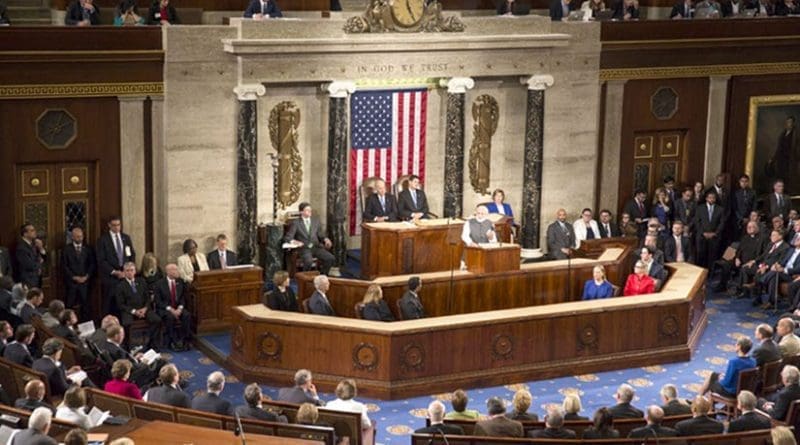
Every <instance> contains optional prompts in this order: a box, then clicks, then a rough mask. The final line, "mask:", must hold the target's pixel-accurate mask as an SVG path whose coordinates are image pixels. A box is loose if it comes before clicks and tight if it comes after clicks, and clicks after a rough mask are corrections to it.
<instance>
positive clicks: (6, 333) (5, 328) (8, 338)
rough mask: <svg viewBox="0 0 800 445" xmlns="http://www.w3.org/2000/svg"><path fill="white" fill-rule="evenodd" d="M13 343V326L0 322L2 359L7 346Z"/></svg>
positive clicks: (0, 353)
mask: <svg viewBox="0 0 800 445" xmlns="http://www.w3.org/2000/svg"><path fill="white" fill-rule="evenodd" d="M12 341H14V328H13V327H12V326H11V323H9V322H7V321H5V320H0V357H2V356H3V351H5V349H6V345H8V344H9V343H11V342H12Z"/></svg>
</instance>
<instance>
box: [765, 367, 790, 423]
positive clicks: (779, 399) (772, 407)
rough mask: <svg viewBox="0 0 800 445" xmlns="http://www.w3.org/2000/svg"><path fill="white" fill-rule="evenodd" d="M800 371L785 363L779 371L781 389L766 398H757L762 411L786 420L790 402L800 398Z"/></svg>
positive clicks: (777, 418) (775, 417) (774, 417)
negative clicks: (799, 382)
mask: <svg viewBox="0 0 800 445" xmlns="http://www.w3.org/2000/svg"><path fill="white" fill-rule="evenodd" d="M798 381H800V371H798V370H797V367H796V366H792V365H786V366H784V367H783V370H782V371H781V382H782V383H783V389H781V390H780V391H778V392H776V393H773V394H770V395H769V396H768V400H764V399H762V400H759V405H760V408H761V410H762V411H764V412H766V413H767V414H769V415H770V416H772V418H773V419H775V420H786V414H788V412H789V407H790V406H791V405H792V402H794V401H795V400H798V399H800V385H798Z"/></svg>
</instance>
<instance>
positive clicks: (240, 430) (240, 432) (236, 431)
mask: <svg viewBox="0 0 800 445" xmlns="http://www.w3.org/2000/svg"><path fill="white" fill-rule="evenodd" d="M233 414H234V415H236V428H235V429H234V430H233V435H234V436H241V438H242V445H247V439H245V437H244V428H242V419H240V418H239V412H238V411H236V410H234V411H233Z"/></svg>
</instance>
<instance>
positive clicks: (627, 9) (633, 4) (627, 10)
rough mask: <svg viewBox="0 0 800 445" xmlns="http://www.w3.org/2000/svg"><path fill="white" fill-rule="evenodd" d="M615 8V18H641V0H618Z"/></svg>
mask: <svg viewBox="0 0 800 445" xmlns="http://www.w3.org/2000/svg"><path fill="white" fill-rule="evenodd" d="M613 9H614V15H613V16H612V18H614V19H615V20H639V0H617V1H616V2H614V8H613Z"/></svg>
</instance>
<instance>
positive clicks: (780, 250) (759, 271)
mask: <svg viewBox="0 0 800 445" xmlns="http://www.w3.org/2000/svg"><path fill="white" fill-rule="evenodd" d="M788 250H789V244H787V243H786V242H785V241H784V240H783V235H782V234H781V232H780V231H778V230H772V231H771V232H770V234H769V244H768V245H766V246H764V251H763V252H762V253H761V255H759V256H758V257H756V259H755V261H754V264H753V267H743V268H742V269H741V270H740V272H741V273H743V274H744V276H743V277H742V278H741V279H740V281H741V282H742V283H743V284H744V283H749V282H750V281H753V282H754V288H753V290H752V291H749V289H748V290H747V291H748V292H750V294H751V295H752V296H754V298H753V306H758V305H760V304H762V303H763V301H761V291H760V288H761V287H763V280H762V278H763V277H764V275H766V274H767V273H768V272H770V271H771V270H770V269H771V268H772V266H773V265H774V264H776V263H778V262H779V261H780V260H781V258H783V256H784V255H785V253H786V252H787V251H788Z"/></svg>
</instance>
